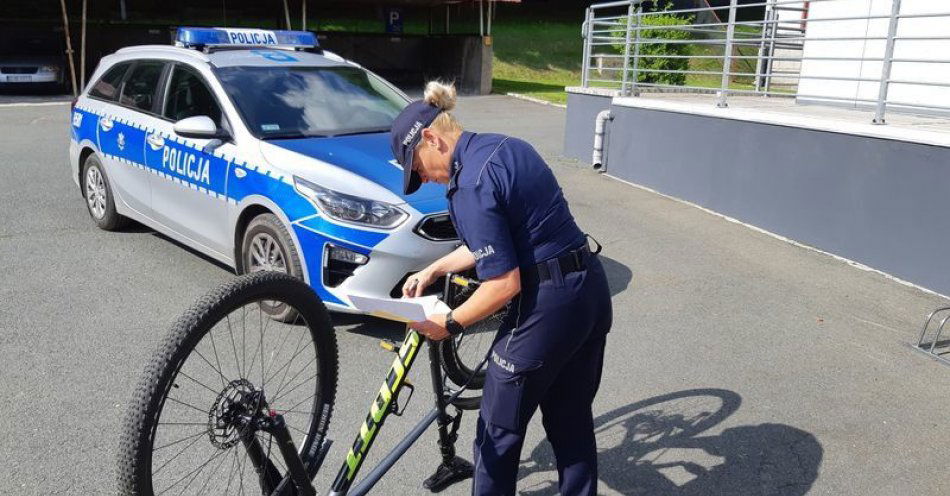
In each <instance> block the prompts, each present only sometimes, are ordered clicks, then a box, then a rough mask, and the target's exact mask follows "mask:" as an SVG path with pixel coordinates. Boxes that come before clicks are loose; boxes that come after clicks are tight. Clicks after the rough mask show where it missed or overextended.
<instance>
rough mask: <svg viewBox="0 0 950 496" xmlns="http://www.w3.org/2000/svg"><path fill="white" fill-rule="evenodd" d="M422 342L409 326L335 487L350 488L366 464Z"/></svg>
mask: <svg viewBox="0 0 950 496" xmlns="http://www.w3.org/2000/svg"><path fill="white" fill-rule="evenodd" d="M421 343H422V337H421V336H420V334H419V333H418V332H416V331H414V330H412V329H408V331H407V332H406V338H405V339H404V340H403V342H402V345H401V346H400V347H399V352H398V354H397V356H396V358H395V359H394V360H393V365H392V367H390V369H389V375H388V376H387V377H386V381H385V382H384V383H383V385H382V386H381V387H380V388H379V394H377V395H376V399H375V400H373V403H372V404H371V405H370V408H369V415H367V416H366V420H365V421H363V425H362V426H360V433H359V435H358V436H356V440H355V441H354V442H353V447H352V448H350V451H349V453H347V454H346V462H345V463H344V464H343V466H342V467H340V472H339V473H338V474H337V478H336V481H335V482H334V484H333V486H334V488H333V490H334V491H338V490H340V489H344V488H348V487H349V485H350V484H352V482H353V479H354V477H355V476H356V473H357V471H358V470H359V468H360V466H361V465H362V464H363V458H364V457H365V456H366V453H367V451H368V450H369V447H370V446H371V445H372V444H373V440H374V439H375V438H376V435H377V434H378V433H379V429H380V427H382V425H383V421H385V420H386V417H387V416H388V415H389V414H390V413H392V408H393V400H394V399H395V398H396V397H397V396H398V395H399V391H400V389H402V386H403V385H404V384H405V383H406V374H407V372H408V371H409V368H410V367H411V366H412V362H413V361H414V360H415V358H416V355H417V353H418V351H419V345H420V344H421Z"/></svg>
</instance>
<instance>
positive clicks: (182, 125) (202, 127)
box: [174, 115, 231, 140]
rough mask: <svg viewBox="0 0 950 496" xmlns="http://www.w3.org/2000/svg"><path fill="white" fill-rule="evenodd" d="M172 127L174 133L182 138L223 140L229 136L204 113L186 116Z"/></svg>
mask: <svg viewBox="0 0 950 496" xmlns="http://www.w3.org/2000/svg"><path fill="white" fill-rule="evenodd" d="M174 129H175V134H177V135H178V136H181V137H183V138H197V139H220V140H225V139H228V138H230V137H231V136H230V135H229V134H228V132H227V131H225V130H223V129H218V126H217V125H215V123H214V121H213V120H211V118H210V117H208V116H206V115H196V116H194V117H186V118H184V119H182V120H180V121H178V122H176V123H175V128H174Z"/></svg>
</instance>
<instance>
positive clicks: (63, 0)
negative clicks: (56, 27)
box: [59, 0, 79, 96]
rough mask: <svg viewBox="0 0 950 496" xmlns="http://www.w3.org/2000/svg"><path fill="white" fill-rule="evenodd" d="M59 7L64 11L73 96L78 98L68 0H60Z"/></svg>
mask: <svg viewBox="0 0 950 496" xmlns="http://www.w3.org/2000/svg"><path fill="white" fill-rule="evenodd" d="M59 5H60V7H62V9H63V31H64V34H65V35H66V57H67V60H68V61H69V76H70V78H71V79H72V85H73V96H77V95H78V94H79V93H78V91H79V89H78V88H76V65H75V63H74V62H73V43H72V41H71V40H70V39H69V17H68V16H67V15H66V0H60V2H59Z"/></svg>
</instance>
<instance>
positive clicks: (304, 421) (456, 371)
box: [118, 272, 500, 496]
mask: <svg viewBox="0 0 950 496" xmlns="http://www.w3.org/2000/svg"><path fill="white" fill-rule="evenodd" d="M477 285H478V282H477V281H475V280H473V279H469V278H467V277H464V276H459V275H450V276H449V277H447V279H446V282H445V288H444V291H443V296H442V297H443V299H444V300H445V301H446V303H448V304H449V306H452V307H454V306H456V305H457V304H458V302H460V301H463V300H464V299H465V298H467V297H468V295H470V294H471V293H472V292H473V290H474V288H475V287H477ZM276 304H286V305H288V307H289V308H291V309H293V310H296V314H297V317H296V319H295V320H294V321H293V322H290V323H284V322H280V321H276V320H273V319H270V318H268V317H267V315H266V312H265V311H264V310H263V309H262V306H266V305H270V306H273V305H276ZM232 317H233V319H232ZM499 322H500V317H499V314H496V316H493V318H491V319H488V320H486V323H483V324H482V327H483V329H481V330H479V329H476V330H475V331H477V332H473V333H472V334H471V335H468V336H466V335H464V334H463V336H462V337H456V338H454V339H447V340H445V341H442V342H440V343H435V342H430V343H429V365H430V369H431V375H432V385H433V391H434V392H435V395H434V396H435V398H434V406H433V408H432V409H431V410H430V411H429V413H428V414H426V416H425V417H424V418H423V419H422V420H421V421H419V422H418V423H417V424H416V426H415V427H414V428H413V429H412V430H411V431H410V432H409V433H408V434H407V435H406V436H405V437H404V438H403V439H402V440H401V441H400V442H399V443H398V444H397V445H396V446H395V447H394V448H393V449H392V450H391V451H390V452H389V454H387V455H386V456H385V457H384V458H383V460H382V461H380V462H379V463H378V464H377V465H376V467H374V468H373V470H372V471H371V472H370V473H369V474H368V475H366V477H365V478H364V479H363V480H362V481H360V483H359V484H357V485H356V486H354V482H355V480H356V476H357V474H358V473H359V471H360V469H361V468H362V465H363V461H364V460H365V458H366V456H367V454H368V453H369V451H370V448H371V447H372V445H373V442H374V440H375V439H376V438H377V436H378V434H379V431H380V430H381V428H382V426H383V424H384V423H385V421H386V418H387V417H388V416H389V415H391V414H395V415H402V413H403V412H404V411H405V407H403V408H402V409H400V408H399V401H398V400H399V399H400V393H401V392H402V391H403V389H404V388H408V389H409V393H408V394H409V395H408V396H407V397H406V399H405V401H404V402H403V404H406V403H408V401H409V399H410V398H411V397H412V392H413V390H414V388H413V386H412V385H411V384H410V383H408V382H407V381H406V378H407V375H408V373H409V371H410V369H411V368H412V365H413V363H414V361H415V359H416V358H417V355H418V354H419V350H420V347H421V346H422V343H423V342H424V341H425V338H424V337H423V336H422V335H420V334H419V333H418V332H416V331H414V330H412V329H411V328H408V327H407V330H406V335H405V338H404V339H403V341H402V343H401V344H399V345H398V346H397V345H396V344H395V343H392V342H387V341H385V340H384V341H383V342H382V343H381V344H382V345H383V347H384V348H386V349H388V350H390V351H393V352H395V353H396V357H395V359H394V360H393V363H392V366H391V367H390V371H389V373H388V374H387V376H386V379H385V380H384V382H383V384H382V386H381V387H380V389H379V392H378V393H377V395H376V397H375V399H374V400H373V402H372V403H371V405H370V410H369V413H368V415H367V417H366V419H365V420H364V421H363V424H362V425H361V426H360V431H359V434H358V435H357V436H356V439H355V441H354V443H353V445H352V447H351V448H350V450H349V451H348V453H347V455H346V458H345V460H344V461H343V462H342V463H341V466H340V469H339V471H338V473H337V476H336V478H335V480H334V482H333V485H332V488H331V492H330V494H333V495H343V494H350V495H363V494H366V493H367V492H369V491H370V490H371V489H372V487H373V486H374V485H375V484H376V483H377V482H378V481H379V480H380V479H381V478H382V477H383V476H384V475H385V474H386V472H387V471H388V470H389V469H390V468H392V466H393V465H394V464H395V463H396V461H397V460H398V459H399V458H400V457H401V456H402V455H403V454H404V453H405V452H406V451H407V450H408V449H409V448H410V447H411V446H412V444H413V443H414V442H415V441H416V440H417V439H418V438H419V437H421V435H422V434H423V433H424V432H425V431H426V430H427V429H428V428H429V427H430V426H431V425H432V424H433V423H436V424H437V427H438V445H439V449H440V452H441V456H442V462H441V464H440V465H439V467H438V468H437V469H436V471H435V473H434V474H433V475H432V476H431V477H429V478H428V479H426V481H425V482H424V486H425V487H426V488H428V489H430V490H432V491H439V490H441V489H443V488H445V487H447V486H448V485H451V484H453V483H455V482H458V481H460V480H464V479H466V478H468V477H471V475H472V470H473V467H472V465H471V464H470V463H469V462H467V461H466V460H464V459H462V458H460V457H458V456H457V455H456V452H455V441H456V439H457V431H458V428H459V425H460V423H461V419H462V414H463V412H464V410H472V409H477V408H478V407H479V403H480V400H481V398H480V396H474V397H464V396H462V393H463V392H465V391H469V390H477V389H480V388H481V384H483V383H484V372H483V371H482V370H481V369H482V367H483V366H484V364H485V361H486V353H487V348H488V347H489V346H490V344H491V342H492V340H493V339H488V340H487V343H488V344H487V345H486V341H485V336H490V337H491V338H493V334H494V333H493V332H488V331H490V330H491V326H494V325H497V324H498V323H499ZM248 325H250V326H251V327H252V329H251V331H252V332H251V333H250V336H249V335H248V334H249V333H248ZM255 325H256V326H257V332H256V333H254V332H253V327H254V326H255ZM466 334H468V331H467V332H466ZM249 337H250V341H248V338H249ZM305 338H309V343H308V342H306V340H305ZM466 340H467V341H466ZM290 342H293V343H294V344H293V345H291V346H293V348H292V349H293V351H292V352H290V351H287V352H286V353H285V348H286V347H287V346H288V344H289V343H290ZM238 343H240V345H239V344H238ZM251 350H253V351H251ZM265 350H266V351H265ZM248 351H251V353H250V355H248V354H247V352H248ZM288 355H289V357H290V358H289V359H287V360H286V363H283V362H281V363H277V362H278V358H279V357H282V358H286V357H287V356H288ZM473 357H477V359H479V360H480V362H479V363H478V364H477V365H476V364H474V363H472V360H474V358H473ZM337 372H338V363H337V344H336V336H335V334H334V331H333V327H332V324H331V322H330V319H329V316H328V314H327V310H326V307H325V306H324V305H323V303H322V302H321V301H320V299H319V298H318V297H317V295H316V294H315V293H314V292H313V290H312V289H311V288H310V287H309V286H307V285H306V284H305V283H303V282H302V281H300V280H298V279H295V278H293V277H291V276H288V275H286V274H282V273H277V272H258V273H254V274H250V275H247V276H242V277H240V278H237V279H235V280H232V281H230V282H228V283H226V284H223V285H221V286H220V287H218V288H217V289H215V290H214V291H212V292H210V293H209V294H208V295H206V296H204V297H203V298H201V299H199V300H198V301H197V302H196V303H195V304H194V305H193V306H192V307H191V308H190V309H189V310H188V311H186V312H185V313H184V314H183V315H182V316H181V317H180V318H179V319H178V320H177V322H176V323H175V325H174V326H173V327H172V329H171V331H170V332H169V333H168V335H167V336H166V337H165V339H164V340H163V341H162V343H161V344H160V346H159V347H158V349H157V350H156V352H155V353H154V355H153V357H152V359H151V361H150V362H149V365H148V366H147V367H146V369H145V372H144V374H143V376H142V378H141V380H140V382H139V386H138V388H137V389H136V393H135V395H134V396H133V401H132V404H131V405H130V408H129V410H128V413H127V415H126V419H125V428H124V432H123V435H122V441H121V443H120V453H119V460H118V483H119V489H120V491H121V492H123V493H127V494H138V495H159V494H186V493H188V492H190V491H191V490H194V491H195V492H196V493H198V494H203V493H204V492H205V490H206V489H208V488H214V489H220V488H221V487H222V486H224V490H225V492H226V493H229V492H231V491H232V487H233V491H236V492H237V491H240V492H243V491H244V490H245V485H246V484H248V483H246V481H245V478H246V476H247V477H248V478H250V479H251V481H252V482H253V481H254V480H256V483H257V484H258V485H259V487H260V491H261V493H262V494H265V495H273V496H288V495H314V494H316V490H315V488H314V487H313V484H312V482H311V481H312V480H313V478H314V477H315V476H316V474H317V473H318V471H319V470H320V469H321V467H322V465H323V462H324V460H325V458H326V455H327V453H328V451H329V448H330V445H331V444H332V441H331V440H330V439H328V438H327V431H328V428H329V423H330V418H331V415H332V410H333V404H334V400H335V395H336V383H337ZM301 377H305V378H306V379H303V380H302V381H301V379H300V378H301ZM449 381H451V382H452V383H454V385H455V387H452V386H450V385H449ZM191 392H193V393H194V394H195V397H196V399H192V398H190V397H185V396H184V395H185V393H191ZM449 405H452V406H453V407H454V408H455V412H454V413H450V412H449V410H448V407H449ZM239 445H240V446H241V448H238V446H239ZM173 447H174V448H173ZM172 448H173V449H172ZM166 450H167V451H166ZM248 461H250V464H251V467H252V469H253V472H254V473H253V474H250V470H251V469H250V468H249V469H248V470H247V471H245V466H246V464H247V462H248ZM225 466H226V467H225ZM222 468H224V470H225V471H224V472H222V471H221V470H222ZM245 472H247V473H245ZM219 474H226V475H225V476H224V480H222V479H221V477H220V475H219ZM235 476H236V477H238V480H237V481H236V482H235V480H234V479H235ZM232 484H233V485H232Z"/></svg>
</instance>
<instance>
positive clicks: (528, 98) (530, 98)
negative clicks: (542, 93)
mask: <svg viewBox="0 0 950 496" xmlns="http://www.w3.org/2000/svg"><path fill="white" fill-rule="evenodd" d="M505 95H506V96H510V97H512V98H517V99H519V100H525V101H528V102H534V103H540V104H541V105H547V106H550V107H558V108H565V109H566V108H567V105H564V104H562V103H551V102H549V101H547V100H542V99H540V98H535V97H533V96H528V95H522V94H521V93H510V92H509V93H505Z"/></svg>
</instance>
